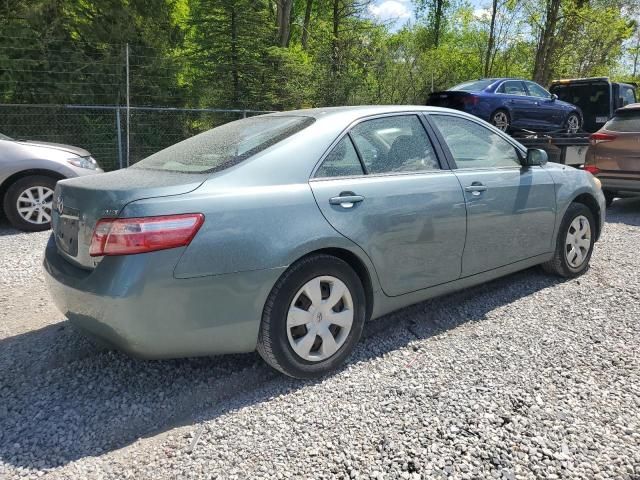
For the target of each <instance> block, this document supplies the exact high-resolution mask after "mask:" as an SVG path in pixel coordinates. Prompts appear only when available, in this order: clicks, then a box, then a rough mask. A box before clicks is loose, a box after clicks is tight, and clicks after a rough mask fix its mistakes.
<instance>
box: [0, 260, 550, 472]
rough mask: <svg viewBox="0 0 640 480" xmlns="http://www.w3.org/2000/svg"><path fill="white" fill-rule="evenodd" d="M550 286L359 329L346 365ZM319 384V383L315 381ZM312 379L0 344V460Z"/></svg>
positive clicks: (97, 444) (234, 365)
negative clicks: (359, 335)
mask: <svg viewBox="0 0 640 480" xmlns="http://www.w3.org/2000/svg"><path fill="white" fill-rule="evenodd" d="M557 283H559V280H558V279H556V278H553V277H549V276H546V275H544V274H542V273H541V272H540V271H539V270H538V269H530V270H527V271H524V272H520V273H517V274H514V275H511V276H508V277H505V278H503V279H500V280H496V281H493V282H491V283H488V284H485V285H482V286H479V287H476V288H472V289H468V290H465V291H462V292H459V293H455V294H452V295H448V296H445V297H441V298H438V299H434V300H431V301H427V302H423V303H420V304H417V305H414V306H411V307H408V308H405V309H403V310H400V311H398V312H395V313H393V314H390V315H387V316H386V317H384V318H381V319H379V320H376V321H373V322H369V324H368V325H367V326H366V328H365V333H364V338H363V340H362V342H361V343H360V344H359V346H358V348H357V350H356V352H355V353H354V355H353V357H352V358H351V361H350V363H351V364H353V363H358V362H366V361H368V360H370V359H373V358H377V357H379V356H381V355H383V354H385V353H387V352H390V351H393V350H397V349H398V348H402V347H404V346H406V345H407V344H408V343H410V342H412V341H414V340H416V339H424V338H428V337H431V336H434V335H437V334H439V333H441V332H444V331H446V330H449V329H452V328H455V327H456V326H458V325H461V324H463V323H466V322H477V321H482V320H483V319H484V318H485V316H486V314H487V312H490V311H491V310H493V309H495V308H497V307H500V306H501V305H505V304H508V303H511V302H513V301H515V300H517V299H519V298H521V297H524V296H527V295H530V294H532V293H534V292H537V291H540V290H542V289H544V288H547V287H549V286H552V285H554V284H557ZM320 381H321V380H320ZM313 383H314V382H298V381H295V380H292V379H289V378H286V377H284V376H281V375H279V374H276V373H274V372H273V371H272V370H270V369H269V368H268V367H266V366H265V364H263V363H262V361H261V360H260V359H259V357H258V356H257V354H247V355H228V356H221V357H208V358H190V359H182V360H171V361H142V360H136V359H132V358H129V357H127V356H125V355H124V354H121V353H118V352H113V351H107V350H102V349H100V348H98V347H95V346H94V345H93V344H92V343H90V342H89V341H88V340H87V339H85V338H84V337H83V336H82V335H81V334H80V333H79V332H77V331H76V330H74V329H73V327H71V326H70V324H68V322H60V323H58V324H55V325H52V326H49V327H46V328H43V329H41V330H36V331H32V332H29V333H25V334H22V335H18V336H15V337H11V338H7V339H4V340H0V461H1V462H4V463H5V464H8V465H12V466H14V467H26V468H34V469H43V468H51V467H55V466H60V465H64V464H67V463H69V462H71V461H74V460H77V459H80V458H83V457H87V456H98V455H101V454H103V453H105V452H109V451H112V450H115V449H119V448H121V447H124V446H126V445H128V444H130V443H132V442H134V441H136V440H137V439H138V438H140V437H146V436H152V435H155V434H157V433H160V432H163V431H166V430H169V429H171V428H173V427H175V426H178V425H191V424H193V423H194V422H196V421H203V420H211V419H214V418H216V417H218V416H220V415H224V414H226V413H229V412H230V411H233V410H236V409H238V408H242V407H245V406H250V405H255V404H258V403H260V402H264V401H267V400H269V399H270V398H272V397H273V396H274V395H280V394H284V393H287V392H291V391H294V390H296V389H299V388H302V387H305V386H308V385H311V384H313Z"/></svg>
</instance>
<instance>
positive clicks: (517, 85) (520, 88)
mask: <svg viewBox="0 0 640 480" xmlns="http://www.w3.org/2000/svg"><path fill="white" fill-rule="evenodd" d="M498 93H505V94H507V95H521V96H526V95H527V92H526V91H525V90H524V85H523V84H522V82H521V81H519V80H508V81H506V82H504V83H503V84H502V85H500V87H498Z"/></svg>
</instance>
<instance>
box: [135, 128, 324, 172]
mask: <svg viewBox="0 0 640 480" xmlns="http://www.w3.org/2000/svg"><path fill="white" fill-rule="evenodd" d="M313 122H314V120H313V118H310V117H295V116H259V117H251V118H246V119H243V120H237V121H235V122H230V123H226V124H224V125H222V126H220V127H216V128H214V129H212V130H208V131H206V132H203V133H200V134H199V135H196V136H194V137H191V138H188V139H187V140H184V141H182V142H180V143H176V144H175V145H172V146H170V147H168V148H165V149H164V150H160V151H159V152H157V153H154V154H153V155H151V156H149V157H147V158H145V159H144V160H141V161H140V162H138V163H136V164H135V165H134V168H146V169H152V170H170V171H174V172H184V173H209V172H215V171H219V170H224V169H225V168H229V167H231V166H233V165H236V164H238V163H240V162H241V161H243V160H245V159H247V158H249V157H251V156H252V155H255V154H256V153H258V152H261V151H262V150H265V149H266V148H268V147H270V146H272V145H275V144H276V143H278V142H280V141H282V140H284V139H285V138H287V137H290V136H291V135H293V134H294V133H297V132H299V131H300V130H302V129H304V128H306V127H308V126H309V125H311V124H312V123H313Z"/></svg>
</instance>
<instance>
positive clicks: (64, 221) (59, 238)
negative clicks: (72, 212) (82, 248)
mask: <svg viewBox="0 0 640 480" xmlns="http://www.w3.org/2000/svg"><path fill="white" fill-rule="evenodd" d="M56 243H57V244H58V247H59V248H60V249H61V250H62V251H63V252H65V253H66V254H67V255H71V256H72V257H75V256H76V255H78V219H77V218H70V217H65V216H61V217H60V218H59V219H58V226H57V228H56Z"/></svg>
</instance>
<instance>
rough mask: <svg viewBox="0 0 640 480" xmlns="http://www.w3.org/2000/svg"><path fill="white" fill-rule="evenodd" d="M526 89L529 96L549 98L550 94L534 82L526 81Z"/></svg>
mask: <svg viewBox="0 0 640 480" xmlns="http://www.w3.org/2000/svg"><path fill="white" fill-rule="evenodd" d="M527 90H529V95H530V96H531V97H538V98H551V94H550V93H549V92H547V91H546V90H545V89H544V88H542V87H541V86H540V85H538V84H537V83H534V82H527Z"/></svg>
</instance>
